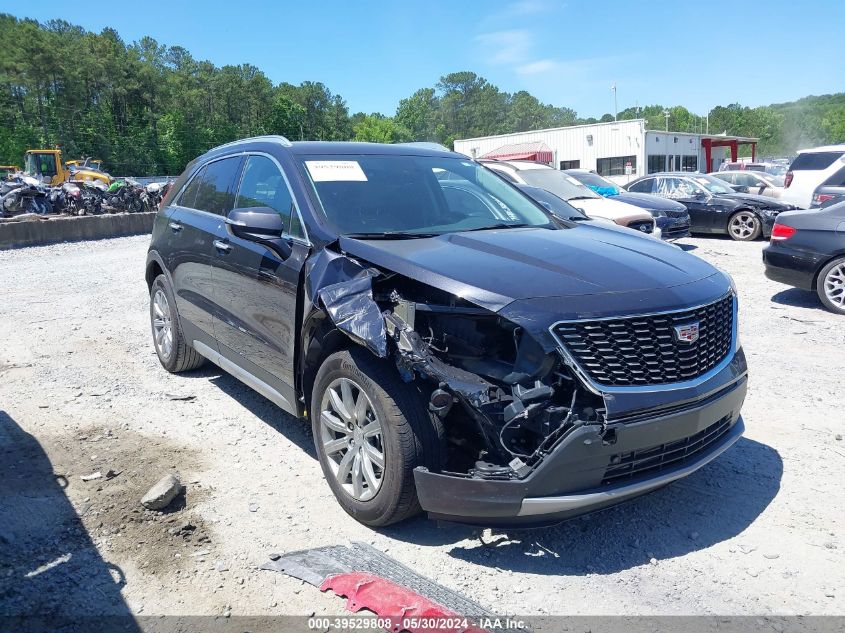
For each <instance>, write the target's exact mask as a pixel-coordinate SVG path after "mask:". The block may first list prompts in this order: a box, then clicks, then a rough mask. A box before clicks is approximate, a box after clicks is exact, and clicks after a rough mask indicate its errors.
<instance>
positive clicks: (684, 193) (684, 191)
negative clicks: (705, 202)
mask: <svg viewBox="0 0 845 633" xmlns="http://www.w3.org/2000/svg"><path fill="white" fill-rule="evenodd" d="M655 193H657V195H659V196H663V197H664V198H672V199H674V200H685V199H688V198H692V197H693V196H694V195H695V187H694V186H693V185H692V183H690V182H689V181H687V180H685V179H683V178H661V179H660V181H659V182H658V185H657V190H656V191H655Z"/></svg>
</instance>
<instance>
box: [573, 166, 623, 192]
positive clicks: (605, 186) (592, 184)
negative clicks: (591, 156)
mask: <svg viewBox="0 0 845 633" xmlns="http://www.w3.org/2000/svg"><path fill="white" fill-rule="evenodd" d="M564 173H565V174H567V175H569V176H572V177H573V178H575V179H576V180H577V181H578V182H580V183H582V184H585V185H587V186H588V187H589V188H590V189H592V190H593V191H595V192H596V193H597V194H599V195H602V196H618V195H619V193H620V192H619V187H617V186H616V183H614V182H612V181H610V180H608V179H607V178H603V177H601V176H599V175H598V174H594V173H592V172H590V171H577V172H576V171H567V172H564Z"/></svg>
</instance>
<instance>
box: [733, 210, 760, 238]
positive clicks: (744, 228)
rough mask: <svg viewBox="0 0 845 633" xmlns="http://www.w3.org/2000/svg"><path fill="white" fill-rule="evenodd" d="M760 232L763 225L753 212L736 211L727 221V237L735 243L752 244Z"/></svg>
mask: <svg viewBox="0 0 845 633" xmlns="http://www.w3.org/2000/svg"><path fill="white" fill-rule="evenodd" d="M762 232H763V225H762V223H761V222H760V218H758V217H757V216H756V215H754V212H753V211H748V210H742V211H737V212H736V213H734V214H733V215H732V216H731V217H730V219H729V220H728V235H730V236H731V239H732V240H736V241H737V242H753V241H754V240H756V239H757V238H758V237H760V233H762Z"/></svg>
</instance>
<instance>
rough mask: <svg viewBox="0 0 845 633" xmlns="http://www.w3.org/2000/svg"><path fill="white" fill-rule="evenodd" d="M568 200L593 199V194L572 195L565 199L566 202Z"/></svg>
mask: <svg viewBox="0 0 845 633" xmlns="http://www.w3.org/2000/svg"><path fill="white" fill-rule="evenodd" d="M570 200H595V196H574V197H572V198H567V199H566V201H567V202H569V201H570Z"/></svg>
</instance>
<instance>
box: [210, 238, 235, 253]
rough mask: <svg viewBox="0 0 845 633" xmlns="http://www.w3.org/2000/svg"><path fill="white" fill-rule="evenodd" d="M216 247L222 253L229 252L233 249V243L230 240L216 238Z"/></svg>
mask: <svg viewBox="0 0 845 633" xmlns="http://www.w3.org/2000/svg"><path fill="white" fill-rule="evenodd" d="M214 248H216V249H217V250H218V251H220V252H222V253H228V252H229V251H230V250H232V245H231V244H229V243H228V242H224V241H223V240H214Z"/></svg>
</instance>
